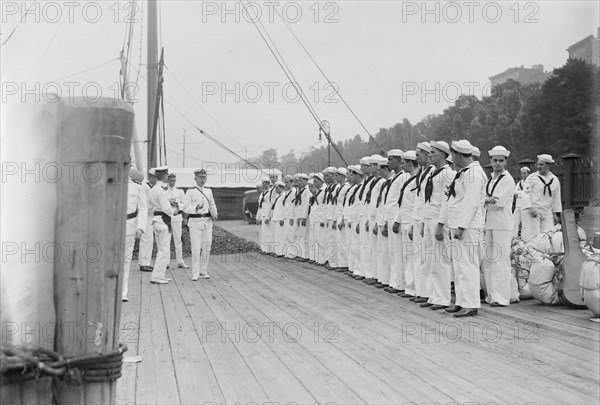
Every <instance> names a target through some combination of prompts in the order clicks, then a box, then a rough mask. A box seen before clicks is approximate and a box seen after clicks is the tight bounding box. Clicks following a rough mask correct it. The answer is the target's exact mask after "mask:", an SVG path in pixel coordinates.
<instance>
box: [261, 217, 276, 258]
mask: <svg viewBox="0 0 600 405" xmlns="http://www.w3.org/2000/svg"><path fill="white" fill-rule="evenodd" d="M260 237H261V240H260V241H261V246H260V248H261V250H262V251H263V252H265V253H272V252H273V244H272V242H273V231H272V230H271V221H269V223H268V224H267V223H265V220H263V222H262V223H261V225H260Z"/></svg>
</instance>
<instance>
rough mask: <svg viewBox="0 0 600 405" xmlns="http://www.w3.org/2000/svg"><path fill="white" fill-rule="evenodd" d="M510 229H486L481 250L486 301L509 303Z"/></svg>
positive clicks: (510, 277) (510, 276) (510, 275)
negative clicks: (482, 249)
mask: <svg viewBox="0 0 600 405" xmlns="http://www.w3.org/2000/svg"><path fill="white" fill-rule="evenodd" d="M511 240H512V233H511V231H498V230H492V229H486V231H485V240H484V251H483V276H484V278H485V286H486V288H487V301H488V303H492V302H497V303H499V304H501V305H509V304H510V289H511V279H512V278H513V276H512V274H511V266H510V244H511Z"/></svg>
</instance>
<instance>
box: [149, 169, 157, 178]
mask: <svg viewBox="0 0 600 405" xmlns="http://www.w3.org/2000/svg"><path fill="white" fill-rule="evenodd" d="M148 174H149V175H151V176H156V170H154V167H153V168H151V169H150V170H148Z"/></svg>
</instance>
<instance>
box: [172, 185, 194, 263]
mask: <svg viewBox="0 0 600 405" xmlns="http://www.w3.org/2000/svg"><path fill="white" fill-rule="evenodd" d="M176 182H177V175H175V173H169V181H168V187H167V198H168V199H169V202H170V203H171V204H173V205H177V206H178V207H179V208H180V209H182V208H183V205H182V203H183V196H184V192H183V190H182V189H180V188H176V187H175V184H176ZM182 225H183V216H182V215H181V214H177V215H174V216H173V218H171V228H172V229H173V233H172V235H173V244H174V245H175V257H176V258H177V267H178V268H180V269H189V268H190V266H188V265H187V264H185V262H184V261H183V245H182V243H181V231H182V229H181V228H182Z"/></svg>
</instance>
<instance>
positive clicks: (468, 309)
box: [440, 140, 487, 318]
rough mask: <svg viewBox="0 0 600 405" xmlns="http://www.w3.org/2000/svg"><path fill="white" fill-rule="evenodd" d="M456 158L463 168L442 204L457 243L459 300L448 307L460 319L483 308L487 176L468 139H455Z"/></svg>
mask: <svg viewBox="0 0 600 405" xmlns="http://www.w3.org/2000/svg"><path fill="white" fill-rule="evenodd" d="M450 151H451V153H452V158H453V160H454V163H455V165H456V167H457V168H459V169H460V170H459V171H458V172H457V173H456V175H455V176H454V180H453V181H452V183H451V184H450V187H449V189H448V199H447V200H446V202H445V203H444V202H443V203H442V211H441V215H440V223H442V224H444V225H446V226H448V228H450V232H451V235H452V238H453V242H455V243H456V248H454V247H453V248H452V249H450V256H451V260H452V264H453V265H454V273H455V281H454V290H455V294H456V303H455V305H454V307H451V308H447V309H446V312H450V313H453V314H454V316H455V317H456V318H460V317H464V316H473V315H477V309H478V308H479V307H481V300H480V296H479V285H480V276H479V266H480V257H481V252H480V248H479V243H480V235H481V232H482V228H483V226H484V219H483V203H484V200H485V184H486V182H487V176H486V174H485V172H484V171H483V169H482V167H481V166H480V165H479V164H477V163H475V162H473V158H472V155H471V153H472V152H473V146H472V145H471V143H470V142H469V141H467V140H460V141H453V142H452V148H451V150H450Z"/></svg>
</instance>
